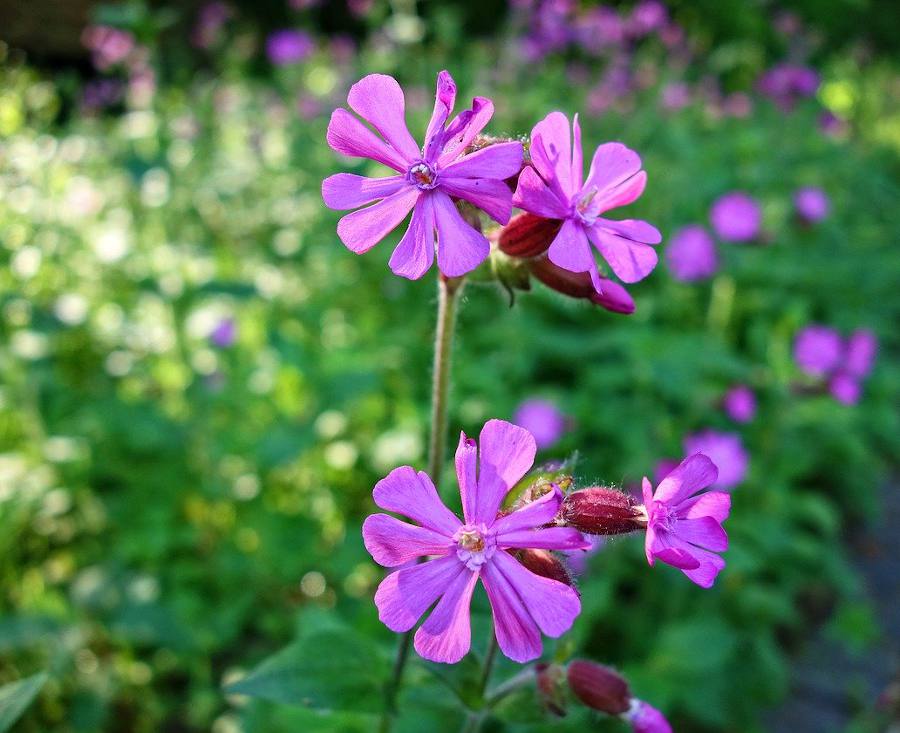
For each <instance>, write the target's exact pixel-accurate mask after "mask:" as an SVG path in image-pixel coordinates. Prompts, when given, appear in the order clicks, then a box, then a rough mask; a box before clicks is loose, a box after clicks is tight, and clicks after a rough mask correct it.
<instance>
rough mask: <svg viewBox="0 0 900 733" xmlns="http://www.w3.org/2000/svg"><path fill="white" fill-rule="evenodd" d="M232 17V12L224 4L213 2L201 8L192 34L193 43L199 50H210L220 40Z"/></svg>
mask: <svg viewBox="0 0 900 733" xmlns="http://www.w3.org/2000/svg"><path fill="white" fill-rule="evenodd" d="M231 17H232V10H231V7H229V6H228V5H227V4H226V3H224V2H219V1H218V0H213V2H209V3H206V4H205V5H203V6H202V7H201V8H200V12H199V13H198V14H197V23H196V25H195V26H194V30H193V32H192V33H191V43H193V44H194V46H196V47H197V48H209V47H210V46H212V45H214V44H215V42H216V41H217V40H218V38H219V32H220V31H221V30H222V26H224V25H225V23H226V22H228V20H229V19H230V18H231Z"/></svg>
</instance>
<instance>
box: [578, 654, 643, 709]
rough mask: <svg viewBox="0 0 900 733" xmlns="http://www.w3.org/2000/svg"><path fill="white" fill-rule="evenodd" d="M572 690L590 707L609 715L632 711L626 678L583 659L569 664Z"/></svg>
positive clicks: (612, 670) (608, 668) (610, 669)
mask: <svg viewBox="0 0 900 733" xmlns="http://www.w3.org/2000/svg"><path fill="white" fill-rule="evenodd" d="M566 679H567V680H568V682H569V689H571V690H572V693H573V694H574V695H575V697H577V698H578V699H579V700H580V701H581V702H582V703H584V704H585V705H587V706H588V707H589V708H592V709H594V710H599V711H600V712H603V713H606V714H607V715H623V714H624V713H627V712H628V711H629V709H630V708H631V699H632V698H631V690H629V688H628V683H627V682H626V681H625V679H624V678H623V677H622V675H620V674H619V673H618V672H616V671H615V670H614V669H612V668H610V667H606V666H604V665H602V664H597V663H596V662H589V661H587V660H584V659H575V660H573V661H572V662H569V667H568V669H567V670H566Z"/></svg>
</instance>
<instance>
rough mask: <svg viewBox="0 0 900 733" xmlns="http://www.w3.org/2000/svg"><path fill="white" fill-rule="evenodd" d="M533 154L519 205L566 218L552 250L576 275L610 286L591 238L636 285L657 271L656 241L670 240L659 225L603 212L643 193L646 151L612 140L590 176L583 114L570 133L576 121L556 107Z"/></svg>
mask: <svg viewBox="0 0 900 733" xmlns="http://www.w3.org/2000/svg"><path fill="white" fill-rule="evenodd" d="M573 137H574V144H573V139H572V138H573ZM530 152H531V167H526V168H525V169H524V170H523V171H522V173H521V174H520V175H519V181H518V186H517V188H516V193H515V195H514V196H513V203H514V204H515V205H516V206H517V207H519V208H520V209H523V210H524V211H528V212H530V213H532V214H536V215H537V216H542V217H545V218H548V219H561V220H562V226H561V227H560V229H559V232H558V233H557V235H556V237H555V238H554V240H553V242H552V243H551V244H550V249H549V250H548V252H547V256H548V257H549V258H550V261H551V262H553V263H554V264H556V265H558V266H559V267H562V268H563V269H565V270H569V271H570V272H588V273H590V276H591V280H592V281H593V284H594V288H595V289H596V290H597V292H598V293H599V292H602V288H603V283H602V281H601V276H600V271H599V269H598V268H597V263H596V262H595V261H594V256H593V254H592V252H591V243H593V245H594V246H595V247H596V248H597V249H598V250H599V251H600V254H601V255H602V256H603V258H604V259H605V260H606V262H607V263H608V264H609V266H610V268H611V269H612V271H613V272H614V273H615V274H616V276H618V277H619V279H621V280H622V281H624V282H626V283H633V282H637V281H638V280H642V279H643V278H645V277H646V276H647V275H649V274H650V272H651V271H652V270H653V268H654V267H656V262H657V256H656V251H655V250H654V249H653V248H652V247H650V246H648V245H651V244H659V243H660V242H661V241H662V237H661V235H660V233H659V231H658V230H657V229H656V227H654V226H652V225H650V224H648V223H647V222H645V221H638V220H634V219H626V220H624V221H613V220H612V219H606V218H604V217H603V216H601V215H602V214H604V213H606V212H607V211H609V210H610V209H614V208H617V207H619V206H625V205H626V204H630V203H632V202H633V201H635V200H637V198H638V197H639V196H640V195H641V194H642V193H643V191H644V186H645V185H646V184H647V174H646V173H645V172H644V171H642V170H641V159H640V156H638V154H637V153H635V152H634V151H633V150H630V149H629V148H627V147H625V146H624V145H622V144H621V143H604V144H603V145H600V146H599V147H598V148H597V149H596V151H595V152H594V158H593V160H592V161H591V168H590V172H589V173H588V177H587V180H584V168H583V162H582V152H581V128H580V127H579V124H578V115H576V116H575V119H574V121H573V123H572V134H571V135H570V133H569V120H568V118H567V117H566V116H565V115H564V114H563V113H562V112H551V113H550V114H549V115H547V116H546V117H545V118H544V119H543V120H541V121H540V122H538V124H537V125H535V127H534V129H533V130H532V132H531V147H530ZM583 180H584V182H583V183H582V181H583Z"/></svg>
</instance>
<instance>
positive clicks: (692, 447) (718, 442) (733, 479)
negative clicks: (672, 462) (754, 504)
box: [684, 430, 750, 491]
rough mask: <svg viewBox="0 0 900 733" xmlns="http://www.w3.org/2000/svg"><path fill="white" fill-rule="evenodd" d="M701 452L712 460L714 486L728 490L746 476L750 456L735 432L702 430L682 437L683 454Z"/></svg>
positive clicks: (688, 454)
mask: <svg viewBox="0 0 900 733" xmlns="http://www.w3.org/2000/svg"><path fill="white" fill-rule="evenodd" d="M694 453H702V454H703V455H705V456H707V457H709V458H710V460H712V462H713V464H714V465H715V467H716V470H717V472H718V478H717V479H716V483H715V488H717V489H722V490H723V491H730V490H731V489H733V488H734V487H735V486H737V485H738V484H739V483H741V481H743V480H744V479H745V478H746V476H747V468H748V467H749V464H750V456H749V455H748V454H747V449H746V448H744V442H743V441H742V440H741V436H740V435H738V434H737V433H723V432H719V431H718V430H703V431H701V432H699V433H694V434H693V435H688V436H687V437H686V438H685V439H684V454H685V455H686V456H690V455H693V454H694Z"/></svg>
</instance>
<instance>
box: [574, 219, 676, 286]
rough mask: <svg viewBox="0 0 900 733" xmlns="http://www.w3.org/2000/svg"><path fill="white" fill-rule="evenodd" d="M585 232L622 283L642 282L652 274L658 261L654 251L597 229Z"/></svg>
mask: <svg viewBox="0 0 900 733" xmlns="http://www.w3.org/2000/svg"><path fill="white" fill-rule="evenodd" d="M587 232H588V237H590V240H591V241H592V242H593V243H594V246H595V247H596V248H597V249H598V250H600V254H601V255H603V259H605V260H606V261H607V263H609V266H610V268H611V269H612V271H613V272H614V273H616V275H617V276H618V278H619V279H620V280H622V281H623V282H626V283H635V282H637V281H638V280H643V279H644V278H645V277H647V275H649V274H650V273H651V272H653V268H654V267H656V263H657V262H658V261H659V258H658V257H657V256H656V250H655V249H653V247H651V246H649V245H647V244H641V243H640V242H632V241H631V240H630V239H625V238H623V237H620V236H618V235H616V234H612V233H610V232H606V231H603V230H602V229H599V228H597V227H592V228H590V229H588V230H587Z"/></svg>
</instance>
